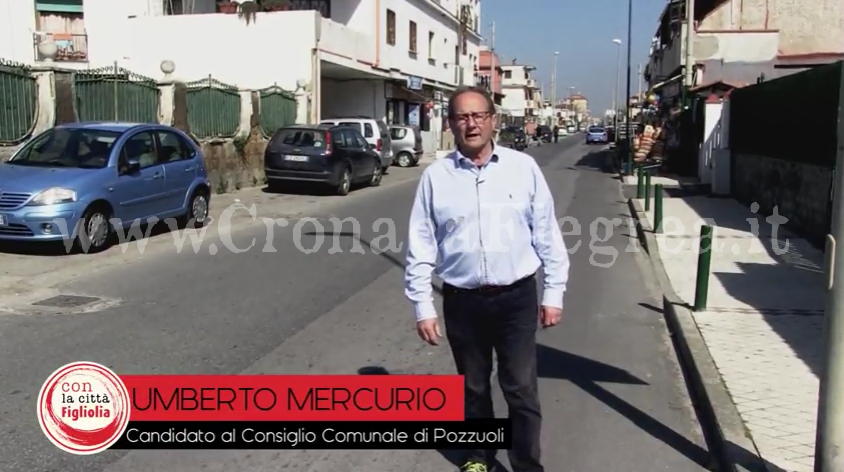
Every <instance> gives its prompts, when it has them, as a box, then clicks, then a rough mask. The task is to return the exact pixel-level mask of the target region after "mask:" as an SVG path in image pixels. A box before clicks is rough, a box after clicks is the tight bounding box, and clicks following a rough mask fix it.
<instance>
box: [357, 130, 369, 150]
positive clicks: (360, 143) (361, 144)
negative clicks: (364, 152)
mask: <svg viewBox="0 0 844 472" xmlns="http://www.w3.org/2000/svg"><path fill="white" fill-rule="evenodd" d="M354 134H355V142H357V144H358V147H359V148H363V149H366V148H368V147H369V143H367V142H366V140H365V139H363V136H361V134H360V133H357V132H356V133H354Z"/></svg>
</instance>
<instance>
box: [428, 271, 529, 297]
mask: <svg viewBox="0 0 844 472" xmlns="http://www.w3.org/2000/svg"><path fill="white" fill-rule="evenodd" d="M535 280H536V274H530V275H529V276H527V277H525V278H523V279H519V280H517V281H515V282H513V283H511V284H509V285H481V286H480V287H475V288H462V287H455V286H454V285H451V284H449V283H445V282H443V289H444V290H449V291H452V292H455V293H474V294H480V295H491V294H496V293H504V292H508V291H510V290H513V289H514V288H519V287H521V286H522V285H525V284H527V283H534V282H535Z"/></svg>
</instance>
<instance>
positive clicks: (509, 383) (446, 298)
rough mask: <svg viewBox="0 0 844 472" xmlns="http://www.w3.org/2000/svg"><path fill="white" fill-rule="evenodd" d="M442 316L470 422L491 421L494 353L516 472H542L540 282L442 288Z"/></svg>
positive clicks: (471, 455)
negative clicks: (538, 337)
mask: <svg viewBox="0 0 844 472" xmlns="http://www.w3.org/2000/svg"><path fill="white" fill-rule="evenodd" d="M443 317H444V319H445V329H446V335H447V336H448V342H449V344H451V350H452V354H453V355H454V362H455V363H456V364H457V372H458V373H459V374H461V375H463V376H465V382H466V394H465V396H466V418H493V417H494V416H495V415H494V413H493V409H492V392H491V390H492V387H491V385H490V381H491V377H492V358H493V350H494V351H495V354H496V355H497V357H498V382H499V385H500V386H501V390H502V392H503V393H504V399H505V400H506V401H507V406H508V409H509V417H510V420H511V422H512V425H513V448H512V449H511V450H510V451H509V452H508V454H509V456H510V464H511V465H512V466H513V472H543V471H544V469H543V467H542V464H541V463H540V442H539V441H540V430H541V428H542V413H541V411H540V407H539V389H538V386H537V379H536V330H537V325H538V318H539V301H538V298H537V288H536V278H535V277H533V276H532V277H529V278H527V279H524V280H522V281H519V282H516V283H515V284H513V285H511V286H509V287H506V288H496V289H492V290H488V291H487V290H477V291H474V290H462V289H458V288H455V287H452V286H449V285H448V284H446V285H445V286H444V287H443ZM467 452H468V454H467V455H468V460H477V461H482V462H486V463H490V462H491V461H492V460H493V458H494V457H495V453H496V451H467Z"/></svg>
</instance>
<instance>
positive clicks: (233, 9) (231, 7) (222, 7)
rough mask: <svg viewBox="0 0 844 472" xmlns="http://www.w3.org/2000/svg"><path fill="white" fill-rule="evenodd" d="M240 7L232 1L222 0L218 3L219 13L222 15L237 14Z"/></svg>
mask: <svg viewBox="0 0 844 472" xmlns="http://www.w3.org/2000/svg"><path fill="white" fill-rule="evenodd" d="M238 7H239V5H238V4H237V3H235V2H232V1H231V0H222V1H220V2H217V11H219V12H220V13H226V14H233V13H237V10H238Z"/></svg>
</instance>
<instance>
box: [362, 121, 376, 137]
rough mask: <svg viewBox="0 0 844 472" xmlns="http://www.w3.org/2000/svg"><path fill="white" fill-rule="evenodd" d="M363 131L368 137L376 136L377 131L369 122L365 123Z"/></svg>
mask: <svg viewBox="0 0 844 472" xmlns="http://www.w3.org/2000/svg"><path fill="white" fill-rule="evenodd" d="M363 132H364V136H366V137H367V138H373V137H375V132H374V131H372V125H371V124H369V123H364V124H363Z"/></svg>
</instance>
